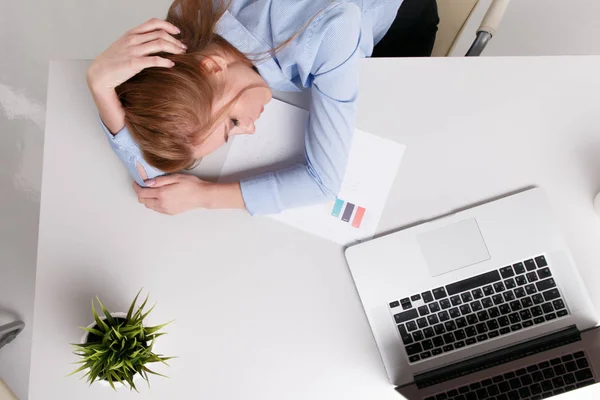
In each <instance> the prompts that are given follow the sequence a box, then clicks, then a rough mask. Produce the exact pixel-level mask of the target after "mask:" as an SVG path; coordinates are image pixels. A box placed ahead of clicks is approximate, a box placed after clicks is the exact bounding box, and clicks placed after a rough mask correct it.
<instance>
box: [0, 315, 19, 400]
mask: <svg viewBox="0 0 600 400" xmlns="http://www.w3.org/2000/svg"><path fill="white" fill-rule="evenodd" d="M10 319H11V318H10V317H6V318H2V320H0V350H2V348H3V347H4V346H6V345H7V344H8V343H10V342H12V341H13V340H14V339H15V338H16V337H17V335H18V334H19V333H20V332H21V331H22V330H23V329H24V328H25V324H24V323H23V322H22V321H11V320H10ZM0 400H17V396H15V394H14V393H13V392H12V391H11V390H10V389H9V387H8V386H7V385H6V384H5V383H4V381H3V380H2V378H1V377H0Z"/></svg>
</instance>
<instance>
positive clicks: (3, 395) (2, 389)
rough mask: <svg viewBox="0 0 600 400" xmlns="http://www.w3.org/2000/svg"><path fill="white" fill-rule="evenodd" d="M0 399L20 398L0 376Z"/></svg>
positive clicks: (15, 399)
mask: <svg viewBox="0 0 600 400" xmlns="http://www.w3.org/2000/svg"><path fill="white" fill-rule="evenodd" d="M0 400H19V399H17V396H15V394H14V393H13V392H12V391H11V390H10V389H9V388H8V386H7V385H6V383H4V381H3V380H2V378H0Z"/></svg>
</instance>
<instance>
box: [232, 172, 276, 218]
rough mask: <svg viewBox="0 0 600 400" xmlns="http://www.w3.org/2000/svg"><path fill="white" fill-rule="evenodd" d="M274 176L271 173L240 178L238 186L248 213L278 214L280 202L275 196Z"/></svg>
mask: <svg viewBox="0 0 600 400" xmlns="http://www.w3.org/2000/svg"><path fill="white" fill-rule="evenodd" d="M276 186H277V185H276V183H275V176H274V175H273V174H272V173H268V174H263V175H259V176H255V177H252V178H247V179H242V180H241V181H240V188H241V190H242V198H243V199H244V204H246V210H248V212H249V213H250V215H266V214H278V213H280V212H281V210H282V207H281V202H280V201H279V198H278V196H277V187H276Z"/></svg>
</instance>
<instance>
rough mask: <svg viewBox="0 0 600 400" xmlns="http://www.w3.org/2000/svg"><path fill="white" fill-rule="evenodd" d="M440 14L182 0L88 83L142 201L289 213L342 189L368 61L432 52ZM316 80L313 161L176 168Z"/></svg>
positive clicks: (369, 5)
mask: <svg viewBox="0 0 600 400" xmlns="http://www.w3.org/2000/svg"><path fill="white" fill-rule="evenodd" d="M401 3H403V4H402V6H401ZM437 23H438V19H437V8H436V4H435V0H404V2H402V0H334V1H330V0H305V1H299V0H233V1H231V2H230V3H229V4H224V3H221V2H220V1H219V0H214V1H212V2H211V1H210V0H176V1H175V2H174V3H173V5H172V6H171V8H170V9H169V13H168V15H167V21H161V20H156V19H153V20H150V21H148V22H147V23H145V24H143V25H141V26H139V27H137V28H134V29H132V30H131V31H129V32H127V33H126V34H125V35H124V36H123V37H122V38H120V39H119V40H118V41H116V42H115V43H114V44H112V45H111V46H110V47H109V48H108V49H107V50H106V51H105V52H104V53H102V54H101V55H100V56H99V57H98V58H97V59H96V60H95V61H94V63H93V64H92V65H91V67H90V69H89V70H88V76H87V80H88V86H89V88H90V91H91V93H92V95H93V97H94V100H95V102H96V105H97V107H98V110H99V113H100V117H101V120H102V122H103V126H104V129H105V131H106V134H107V137H108V138H109V141H110V143H111V146H112V148H113V149H114V151H115V152H116V153H117V155H118V156H119V157H120V158H121V160H122V161H123V162H124V163H125V165H126V166H127V167H128V169H129V172H130V174H131V175H132V176H133V178H134V179H135V181H136V182H134V189H135V191H136V192H137V195H138V199H139V201H140V203H143V204H144V205H145V206H146V207H148V208H151V209H153V210H155V211H158V212H161V213H165V214H178V213H181V212H184V211H187V210H190V209H194V208H200V207H202V208H240V209H247V210H248V212H250V214H252V215H254V214H272V213H278V212H280V211H282V210H284V209H287V208H293V207H298V206H305V205H311V204H316V203H319V202H325V201H328V200H329V199H331V198H335V196H336V194H337V192H338V190H339V188H340V184H341V181H342V178H343V175H344V169H345V165H346V160H347V156H348V151H349V146H350V143H351V139H352V133H353V130H354V126H353V125H354V115H355V108H356V107H355V106H356V98H357V89H358V66H359V60H360V59H361V58H364V57H369V56H371V55H373V56H380V57H393V56H426V55H430V54H431V49H432V47H433V40H434V38H435V32H436V30H437ZM386 32H387V34H386ZM376 44H377V45H376ZM399 73H401V71H399ZM308 87H311V88H312V90H311V107H310V113H309V121H308V125H307V127H306V162H305V163H303V164H299V165H295V166H293V167H291V168H287V169H285V170H281V171H277V172H274V173H268V174H263V175H259V176H256V177H253V178H250V179H246V180H242V181H241V182H236V183H230V184H217V183H212V182H206V181H202V180H200V179H198V178H196V177H194V176H190V175H183V174H177V173H176V172H177V171H181V170H182V169H185V168H189V167H191V166H193V165H194V164H195V163H196V162H197V160H198V159H200V158H202V157H203V156H205V155H207V154H209V153H210V152H212V151H214V150H215V149H216V148H218V147H219V146H221V145H223V144H224V143H225V142H226V141H227V140H228V139H229V138H230V137H232V136H233V135H239V134H252V133H253V132H254V122H255V121H256V120H257V119H258V118H259V117H260V114H261V113H262V111H263V109H264V105H266V104H267V103H268V102H269V101H270V100H271V89H276V90H295V91H298V90H300V89H302V88H308ZM394 117H395V116H390V118H394ZM165 174H170V175H165Z"/></svg>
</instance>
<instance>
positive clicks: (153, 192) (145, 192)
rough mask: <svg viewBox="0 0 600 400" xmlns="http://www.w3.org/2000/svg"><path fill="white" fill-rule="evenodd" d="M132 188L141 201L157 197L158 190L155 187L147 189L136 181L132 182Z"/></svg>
mask: <svg viewBox="0 0 600 400" xmlns="http://www.w3.org/2000/svg"><path fill="white" fill-rule="evenodd" d="M133 190H135V193H136V194H137V196H138V200H139V201H140V203H142V202H143V201H144V200H146V199H158V192H159V191H158V190H157V189H148V188H143V187H141V186H140V185H138V184H137V183H135V182H133Z"/></svg>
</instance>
